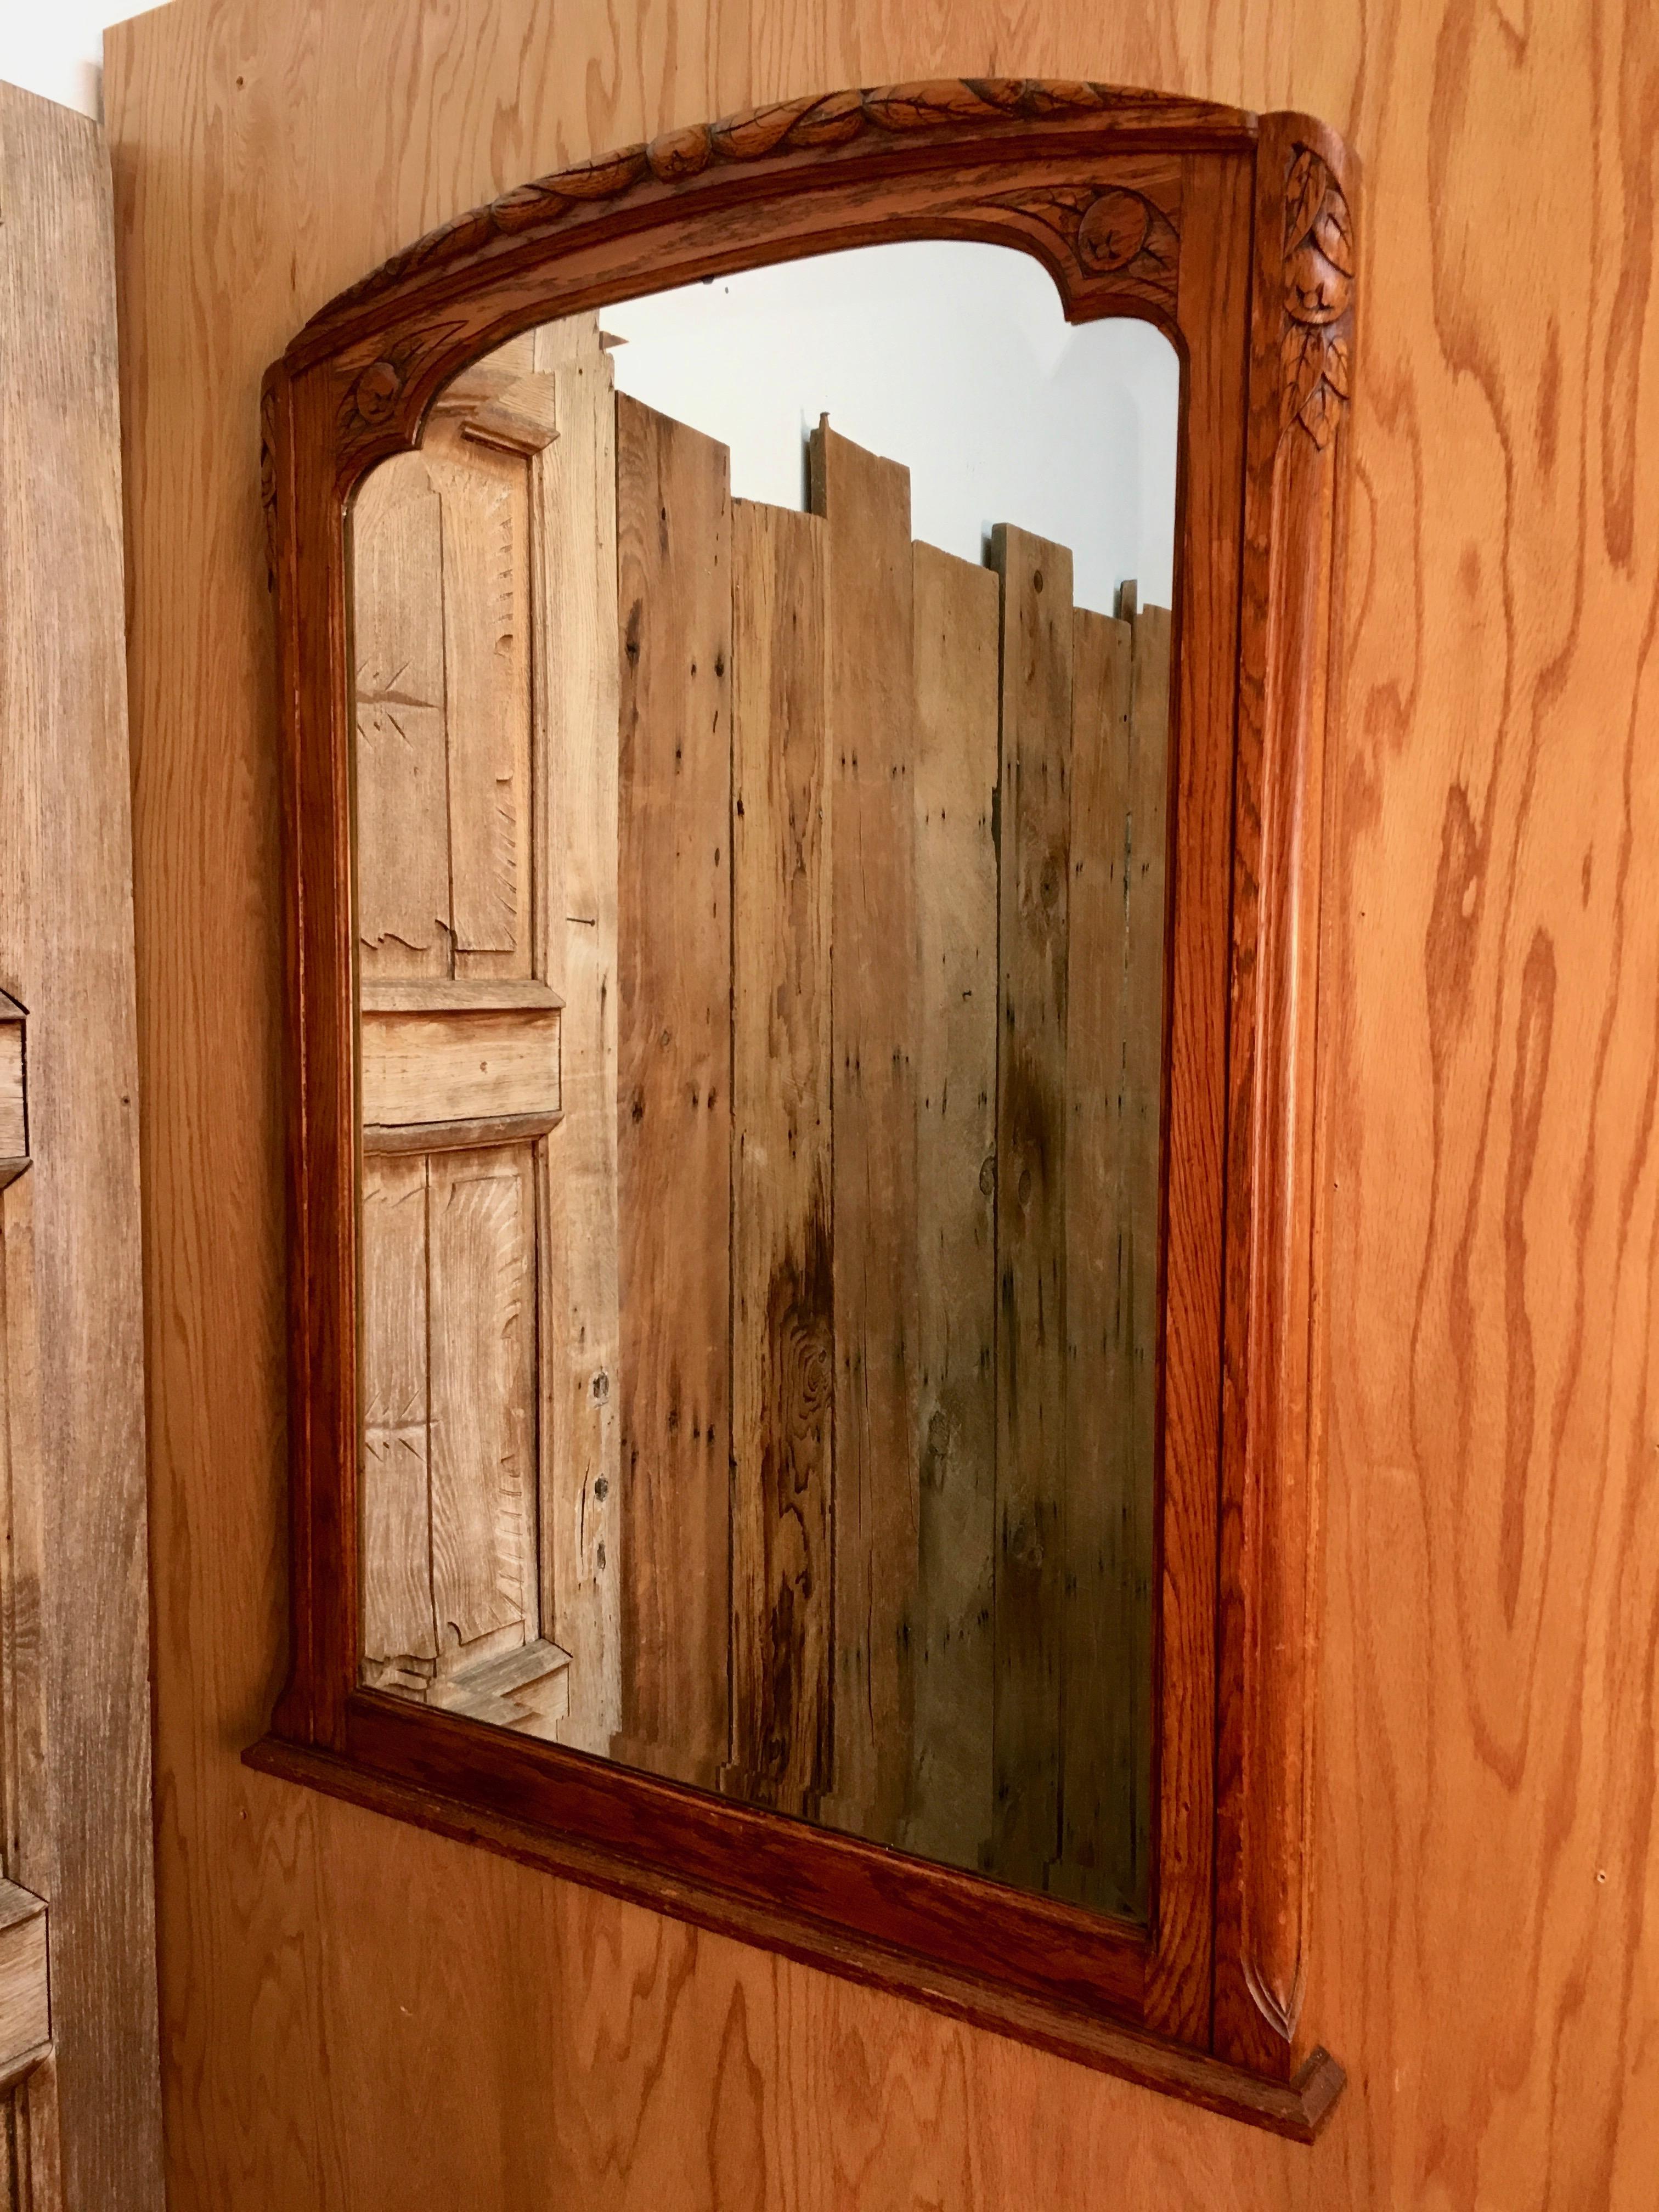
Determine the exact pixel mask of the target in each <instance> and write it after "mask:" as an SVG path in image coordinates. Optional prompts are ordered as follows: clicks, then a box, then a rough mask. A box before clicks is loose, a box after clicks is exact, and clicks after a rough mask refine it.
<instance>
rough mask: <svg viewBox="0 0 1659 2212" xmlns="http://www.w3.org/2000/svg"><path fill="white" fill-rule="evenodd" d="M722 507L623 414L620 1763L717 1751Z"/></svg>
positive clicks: (728, 761) (694, 1764)
mask: <svg viewBox="0 0 1659 2212" xmlns="http://www.w3.org/2000/svg"><path fill="white" fill-rule="evenodd" d="M731 535H732V526H731V503H730V498H729V495H728V490H727V469H726V449H725V447H723V446H718V445H716V444H715V443H714V441H713V440H712V439H708V438H705V437H702V436H701V435H699V434H698V433H697V432H696V431H695V430H690V429H687V428H685V427H684V425H683V424H680V423H676V422H670V421H668V419H667V418H666V417H665V416H661V415H657V414H654V413H653V411H652V410H650V409H648V408H646V407H642V406H641V405H640V404H638V403H637V402H635V401H634V400H631V399H628V398H619V399H618V400H617V593H618V605H619V607H620V609H621V617H622V621H621V628H622V659H621V679H622V695H621V710H620V728H619V735H618V748H619V750H618V763H619V767H618V775H619V791H620V799H619V817H618V831H617V844H618V860H617V910H618V951H617V975H618V987H619V1000H618V1005H619V1012H618V1035H617V1178H618V1206H617V1219H618V1225H619V1252H618V1261H617V1282H618V1312H619V1317H620V1354H619V1360H618V1366H619V1385H620V1390H621V1451H622V1490H623V1503H622V1542H623V1553H624V1556H625V1558H626V1560H627V1563H628V1564H627V1566H626V1570H625V1579H624V1583H623V1601H622V1661H623V1683H622V1688H623V1700H622V1733H621V1736H620V1738H619V1740H618V1746H617V1748H618V1753H619V1755H621V1756H624V1757H626V1758H628V1759H630V1760H632V1761H634V1762H635V1763H639V1764H644V1765H652V1766H656V1767H659V1769H660V1770H661V1771H665V1772H668V1773H671V1774H675V1775H678V1776H679V1777H680V1778H682V1779H685V1780H700V1781H705V1782H709V1783H713V1782H714V1780H715V1778H716V1777H717V1774H718V1770H719V1768H720V1765H722V1764H723V1763H724V1762H725V1760H726V1758H727V1756H728V1749H729V1725H728V1710H727V1706H728V1699H727V1680H726V1676H727V1648H726V1647H727V1640H728V1636H729V1632H730V1620H731V1596H730V1573H729V1564H728V1546H729V1541H730V1483H731V1469H730V1455H731V1421H730V1410H729V1407H730V1398H729V1393H730V1364H731V1363H730V1312H729V1299H730V1282H731V1273H730V1258H729V1250H728V1242H729V1236H730V1224H731V1204H732V1200H731V1088H730V1085H731V1070H732V937H731V927H732V923H731V832H732V730H731V627H732V545H731Z"/></svg>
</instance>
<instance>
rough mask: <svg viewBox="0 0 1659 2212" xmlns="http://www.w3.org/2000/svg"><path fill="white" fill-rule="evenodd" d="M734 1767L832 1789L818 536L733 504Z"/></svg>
mask: <svg viewBox="0 0 1659 2212" xmlns="http://www.w3.org/2000/svg"><path fill="white" fill-rule="evenodd" d="M826 536H827V532H826V531H825V528H824V526H823V523H822V522H821V521H820V520H819V519H818V518H817V516H816V515H811V514H791V513H786V512H785V511H784V510H783V509H782V508H781V507H758V506H756V505H754V504H752V503H751V502H750V501H746V500H738V501H733V503H732V945H733V948H734V951H733V961H734V968H733V974H732V1534H731V1544H732V1644H731V1655H732V1656H731V1667H732V1774H731V1776H730V1777H729V1778H728V1786H729V1787H730V1788H732V1790H734V1791H735V1792H737V1793H738V1794H740V1795H742V1796H745V1797H748V1798H750V1799H751V1800H752V1801H754V1802H760V1803H763V1804H775V1805H777V1806H779V1807H781V1808H782V1809H783V1810H785V1811H788V1812H797V1813H799V1812H805V1813H807V1814H812V1813H815V1812H816V1810H817V1803H818V1800H819V1799H820V1797H821V1796H822V1795H823V1791H824V1790H826V1789H828V1788H829V1784H830V1781H831V1775H830V1758H831V1736H830V1698H831V1688H832V1684H831V1672H832V1666H833V1637H834V1628H835V1621H834V1617H833V1613H832V1609H831V1599H832V1593H833V1588H834V1584H833V1580H832V1561H831V1557H830V1538H831V1526H832V1522H831V1506H832V1498H831V1484H832V1476H833V1451H834V1421H835V1340H834V1323H835V1310H834V1285H833V1281H832V1278H831V1269H830V1245H831V1226H830V1218H829V1206H830V1188H831V1164H830V1123H829V1113H830V1096H829V1093H830V1012H829V990H830V975H829V962H830V939H829V908H830V890H831V866H830V840H831V836H832V835H833V831H832V827H831V821H830V784H829V771H830V761H829V733H828V722H827V716H826V709H827V704H828V701H827V683H826V678H827V674H828V666H827V654H828V646H829V622H828V605H827V594H826V583H827V568H828V562H827V550H828V549H827V546H826V544H825V539H826Z"/></svg>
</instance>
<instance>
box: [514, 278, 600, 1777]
mask: <svg viewBox="0 0 1659 2212" xmlns="http://www.w3.org/2000/svg"><path fill="white" fill-rule="evenodd" d="M533 357H534V361H535V365H536V368H537V371H538V374H548V375H551V376H552V377H553V379H554V383H555V388H556V397H555V407H556V412H557V415H558V418H559V423H560V434H559V436H558V439H557V441H556V443H555V444H554V445H552V446H551V447H549V448H548V449H547V451H546V452H544V453H543V454H542V455H541V456H540V457H539V458H538V460H537V461H536V463H535V464H534V465H533V466H532V471H531V498H532V507H533V511H534V516H535V521H536V532H535V537H536V543H537V544H538V549H539V564H538V569H537V572H536V601H535V616H534V619H535V623H536V639H537V644H538V651H537V653H536V656H535V658H536V662H537V665H538V670H539V671H542V675H541V681H540V684H539V686H538V704H537V711H538V715H539V717H540V726H541V729H542V732H543V738H542V754H543V757H544V759H545V761H546V763H547V771H546V775H545V776H544V780H543V781H544V792H545V794H546V796H545V804H544V810H543V815H542V828H541V829H540V831H539V833H538V849H539V850H540V851H541V852H542V854H544V856H545V866H546V869H547V885H546V895H545V897H544V901H543V903H542V909H541V911H542V915H543V916H544V923H543V928H544V942H543V945H542V947H541V955H540V957H542V958H543V959H544V961H545V963H546V972H547V974H548V975H549V977H550V980H551V981H553V982H554V983H555V984H556V987H557V988H558V989H559V991H560V992H561V994H562V996H563V998H564V1000H565V1006H564V1012H563V1016H562V1024H561V1031H560V1058H561V1067H560V1097H561V1100H562V1105H563V1109H564V1121H563V1123H562V1127H561V1128H560V1131H559V1134H558V1139H557V1141H556V1143H555V1144H551V1145H549V1146H545V1147H544V1181H543V1199H542V1204H543V1219H544V1234H543V1249H544V1267H543V1296H544V1308H543V1310H544V1315H545V1319H546V1336H545V1340H544V1349H543V1401H542V1403H543V1418H544V1445H543V1463H542V1487H543V1510H542V1544H543V1568H542V1574H543V1594H544V1605H545V1607H546V1608H547V1620H548V1626H549V1633H550V1635H551V1636H552V1637H553V1638H554V1639H555V1641H556V1643H557V1644H560V1645H561V1646H562V1648H563V1649H564V1650H568V1652H569V1654H570V1666H569V1668H568V1678H567V1679H568V1711H567V1714H566V1716H565V1717H564V1718H563V1719H562V1721H560V1722H558V1723H556V1733H557V1735H559V1737H560V1739H561V1740H562V1741H564V1742H566V1743H569V1744H573V1745H574V1746H575V1747H577V1748H578V1749H579V1750H582V1751H592V1752H608V1751H609V1750H610V1748H611V1740H612V1738H613V1737H614V1736H615V1735H616V1733H617V1729H619V1728H620V1726H621V1724H622V1649H621V1637H622V1629H621V1588H622V1583H621V1544H620V1541H619V1536H618V1531H619V1528H620V1525H621V1521H620V1516H621V1498H620V1496H619V1482H618V1475H619V1470H620V1466H621V1455H620V1449H619V1438H620V1430H619V1426H618V1417H619V1413H620V1410H621V1403H622V1401H621V1394H620V1391H619V1389H618V1388H617V684H618V655H619V653H620V645H619V642H618V638H617V454H616V399H615V395H614V393H613V392H612V388H611V363H610V360H609V357H608V356H606V354H605V352H604V351H603V349H601V347H600V345H599V329H598V324H597V320H596V319H595V318H594V317H592V316H591V315H587V316H575V317H572V318H570V319H568V321H566V322H562V323H556V324H549V325H544V326H543V327H542V328H541V329H539V330H538V331H537V332H536V333H535V349H534V356H533ZM554 671H556V680H554Z"/></svg>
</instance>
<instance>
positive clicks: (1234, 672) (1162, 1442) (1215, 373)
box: [1146, 161, 1253, 2039]
mask: <svg viewBox="0 0 1659 2212" xmlns="http://www.w3.org/2000/svg"><path fill="white" fill-rule="evenodd" d="M1252 181H1253V179H1252V172H1251V167H1250V164H1249V163H1248V162H1245V161H1217V162H1213V163H1210V162H1200V161H1192V162H1190V163H1189V164H1188V178H1187V185H1186V188H1185V191H1184V193H1183V196H1182V209H1183V222H1184V225H1185V229H1184V234H1183V248H1182V306H1181V313H1182V328H1183V329H1184V330H1187V331H1204V332H1206V344H1205V345H1203V346H1202V347H1199V348H1195V349H1194V351H1193V353H1192V356H1191V357H1190V360H1189V363H1188V374H1187V402H1186V404H1187V428H1186V445H1185V448H1184V456H1185V461H1186V473H1185V475H1184V477H1183V478H1182V485H1181V491H1180V502H1179V506H1178V508H1177V513H1176V538H1177V544H1178V547H1179V557H1178V560H1177V562H1176V580H1177V595H1176V596H1177V603H1176V609H1175V618H1176V619H1175V629H1174V643H1173V652H1174V654H1175V661H1176V683H1175V686H1174V690H1173V695H1172V699H1171V707H1170V734H1169V743H1170V816H1171V829H1170V848H1169V866H1170V871H1171V896H1170V914H1169V918H1168V921H1167V925H1166V926H1167V929H1168V933H1169V940H1170V964H1169V969H1168V975H1167V988H1166V1006H1167V1013H1166V1022H1167V1028H1166V1031H1165V1039H1164V1054H1165V1073H1164V1085H1165V1093H1164V1116H1163V1118H1164V1171H1163V1172H1164V1201H1163V1203H1164V1278H1163V1282H1162V1285H1161V1288H1160V1291H1159V1310H1160V1324H1161V1328H1162V1330H1163V1345H1162V1352H1161V1358H1160V1366H1159V1374H1158V1423H1159V1460H1158V1504H1157V1519H1156V1524H1155V1537H1156V1545H1155V1555H1154V1571H1155V1574H1156V1577H1157V1580H1156V1583H1155V1587H1154V1592H1153V1622H1154V1635H1155V1638H1156V1644H1155V1647H1154V1670H1155V1671H1154V1690H1153V1747H1154V1761H1153V1775H1152V1914H1153V1919H1154V1923H1155V1925H1156V1926H1157V1929H1158V1945H1157V1951H1156V1955H1155V1957H1154V1960H1153V1962H1152V1966H1151V1968H1150V1970H1149V1972H1148V1975H1147V2002H1146V2010H1147V2018H1148V2021H1149V2022H1151V2023H1152V2024H1155V2025H1156V2026H1157V2027H1158V2029H1159V2030H1160V2031H1161V2032H1162V2033H1164V2034H1166V2035H1172V2036H1176V2037H1180V2038H1182V2039H1199V2038H1202V2037H1204V2036H1205V2035H1206V2034H1207V2033H1208V2013H1207V2009H1206V2005H1207V1998H1208V1993H1209V1990H1210V1988H1211V1978H1212V1959H1213V1941H1214V1939H1213V1911H1214V1905H1213V1888H1212V1882H1213V1868H1214V1849H1215V1831H1214V1802H1215V1747H1216V1725H1217V1723H1216V1713H1217V1660H1216V1606H1215V1588H1216V1583H1215V1562H1216V1558H1217V1531H1216V1515H1217V1501H1216V1487H1217V1486H1216V1436H1217V1431H1218V1425H1219V1423H1220V1418H1221V1348H1220V1344H1219V1340H1218V1331H1217V1327H1216V1316H1217V1315H1218V1312H1219V1310H1220V1308H1221V1300H1222V1295H1223V1282H1222V1267H1221V1242H1222V1236H1221V1221H1220V1217H1219V1209H1218V1204H1217V1193H1218V1188H1219V1184H1220V1177H1221V1173H1222V1160H1223V1148H1224V1141H1225V1139H1224V1133H1225V1117H1226V1055H1227V1030H1226V1000H1227V988H1228V973H1229V959H1230V955H1231V945H1230V943H1229V937H1228V899H1229V889H1228V884H1229V872H1230V867H1231V861H1230V849H1231V836H1232V814H1231V807H1232V799H1233V744H1234V729H1235V721H1236V716H1237V699H1238V691H1239V686H1240V684H1241V682H1243V681H1245V680H1247V678H1248V668H1249V662H1248V659H1245V658H1244V655H1245V653H1246V645H1245V641H1244V638H1243V634H1242V631H1241V626H1240V619H1239V606H1238V599H1237V547H1238V544H1239V537H1240V532H1241V530H1242V527H1243V516H1242V507H1241V501H1242V486H1243V468H1244V439H1243V419H1242V415H1241V410H1240V406H1239V393H1240V389H1241V380H1242V376H1243V359H1244V352H1245V348H1246V345H1247V343H1248V329H1249V301H1250V284H1249V236H1250V225H1251V220H1252V200H1251V187H1252Z"/></svg>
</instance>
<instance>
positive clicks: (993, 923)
mask: <svg viewBox="0 0 1659 2212" xmlns="http://www.w3.org/2000/svg"><path fill="white" fill-rule="evenodd" d="M914 558H915V686H916V720H915V746H916V751H915V790H914V793H913V804H914V807H915V843H916V962H917V971H918V975H919V977H920V982H921V988H920V992H919V994H918V1004H917V1016H918V1029H917V1036H916V1131H917V1134H916V1252H917V1287H916V1304H917V1315H916V1343H917V1355H916V1364H917V1387H918V1391H919V1396H920V1405H919V1410H918V1428H919V1432H920V1436H921V1467H920V1474H919V1480H918V1513H917V1532H916V1541H917V1571H916V1583H917V1595H918V1602H917V1609H916V1620H915V1773H914V1777H913V1779H912V1784H911V1805H910V1815H909V1819H908V1822H907V1825H906V1828H905V1832H904V1840H905V1843H906V1844H907V1846H908V1849H910V1850H917V1851H923V1852H925V1853H927V1856H928V1857H934V1858H941V1859H944V1860H945V1861H947V1862H948V1863H951V1864H952V1865H956V1866H969V1867H972V1866H979V1865H981V1864H983V1863H984V1862H985V1858H986V1855H987V1853H988V1852H989V1850H990V1846H991V1839H992V1820H991V1792H992V1776H991V1741H992V1729H993V1727H994V1712H995V1701H994V1688H993V1684H994V1657H995V1652H994V1637H993V1633H992V1606H993V1597H994V1565H993V1561H994V1556H995V1549H996V1291H995V1228H996V1221H995V1195H996V1115H997V1096H996V1066H997V851H996V838H995V828H994V824H995V817H996V796H997V760H998V751H997V747H998V732H999V728H1000V702H999V696H998V689H999V681H1000V678H999V659H998V652H997V635H998V625H999V621H1000V613H999V595H998V586H997V580H996V578H995V576H994V575H993V574H992V573H991V572H990V570H989V569H987V568H975V567H973V566H972V565H971V564H970V563H969V562H966V561H958V560H956V559H953V558H952V557H951V555H949V554H946V553H940V552H938V551H936V550H935V549H934V548H933V546H931V545H923V544H918V545H917V546H916V547H915V555H914Z"/></svg>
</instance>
